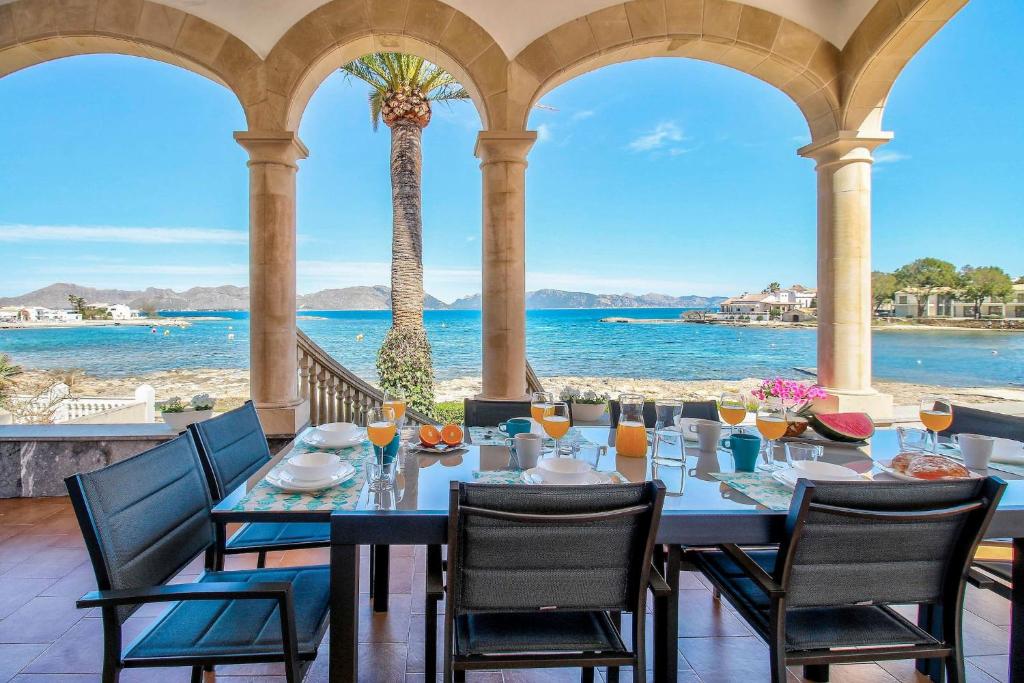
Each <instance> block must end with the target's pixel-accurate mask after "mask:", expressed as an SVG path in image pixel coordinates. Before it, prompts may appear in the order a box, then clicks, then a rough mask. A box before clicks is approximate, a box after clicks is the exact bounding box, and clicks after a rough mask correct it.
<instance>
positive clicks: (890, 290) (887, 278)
mask: <svg viewBox="0 0 1024 683" xmlns="http://www.w3.org/2000/svg"><path fill="white" fill-rule="evenodd" d="M897 289H899V283H898V282H896V276H895V275H893V274H892V273H883V272H882V271H879V270H876V271H874V272H873V273H871V300H872V301H874V302H875V313H878V309H880V308H881V307H882V306H884V305H885V304H886V303H887V302H889V301H892V300H893V298H894V297H895V296H896V290H897Z"/></svg>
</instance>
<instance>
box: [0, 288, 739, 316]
mask: <svg viewBox="0 0 1024 683" xmlns="http://www.w3.org/2000/svg"><path fill="white" fill-rule="evenodd" d="M69 294H74V295H75V296H80V297H83V298H84V299H85V300H86V301H87V302H89V303H99V302H103V303H108V304H127V305H129V306H131V307H132V308H139V309H142V308H153V309H157V310H162V311H231V310H245V309H247V308H249V288H248V287H236V286H234V285H221V286H220V287H193V288H191V289H187V290H185V291H183V292H176V291H174V290H173V289H163V288H158V287H148V288H146V289H143V290H126V289H94V288H92V287H83V286H81V285H75V284H69V283H64V282H57V283H54V284H52V285H49V286H47V287H43V288H42V289H37V290H35V291H33V292H28V293H27V294H22V295H21V296H12V297H5V298H0V306H45V307H46V308H67V307H68V306H69V304H68V295H69ZM724 299H725V297H721V296H709V297H705V296H669V295H667V294H591V293H589V292H567V291H563V290H560V289H539V290H537V291H535V292H527V293H526V307H527V308H700V307H706V306H716V305H718V304H719V303H720V302H721V301H723V300H724ZM296 303H297V305H298V307H299V308H300V309H305V310H310V311H386V310H388V309H389V308H391V289H390V288H389V287H385V286H384V285H376V286H374V287H344V288H341V289H323V290H320V291H319V292H313V293H312V294H300V295H299V296H298V297H297V299H296ZM423 303H424V306H425V308H427V309H428V310H449V309H451V310H480V295H479V294H474V295H472V296H465V297H462V298H460V299H456V300H455V301H454V302H452V303H451V304H447V303H445V302H443V301H441V300H440V299H437V298H435V297H433V296H431V295H429V294H427V295H425V296H424V302H423Z"/></svg>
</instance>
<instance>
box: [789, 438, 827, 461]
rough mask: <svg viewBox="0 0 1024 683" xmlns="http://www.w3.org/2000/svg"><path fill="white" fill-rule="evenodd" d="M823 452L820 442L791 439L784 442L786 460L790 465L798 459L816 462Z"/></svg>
mask: <svg viewBox="0 0 1024 683" xmlns="http://www.w3.org/2000/svg"><path fill="white" fill-rule="evenodd" d="M824 452H825V449H824V448H823V447H822V446H821V445H820V444H816V443H799V442H796V441H792V442H790V443H787V444H786V462H788V463H789V466H790V467H792V466H793V464H794V463H797V462H800V461H807V460H810V461H812V462H816V461H817V460H818V458H820V457H821V455H822V453H824Z"/></svg>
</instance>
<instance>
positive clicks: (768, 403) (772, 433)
mask: <svg viewBox="0 0 1024 683" xmlns="http://www.w3.org/2000/svg"><path fill="white" fill-rule="evenodd" d="M756 423H757V431H759V432H761V436H762V437H764V440H765V441H766V442H767V443H765V446H764V464H763V465H759V469H761V470H764V471H767V472H771V471H773V470H777V469H781V468H782V467H783V466H782V465H780V464H778V463H776V462H775V442H776V440H778V439H780V438H782V435H783V434H785V433H786V427H787V426H788V423H787V422H786V408H785V407H784V406H783V405H782V402H781V401H779V400H776V399H768V400H765V401H762V403H761V405H759V406H758V408H757V420H756Z"/></svg>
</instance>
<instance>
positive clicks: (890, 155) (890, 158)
mask: <svg viewBox="0 0 1024 683" xmlns="http://www.w3.org/2000/svg"><path fill="white" fill-rule="evenodd" d="M874 156H875V163H876V164H895V163H896V162H898V161H906V160H907V159H909V158H910V155H909V154H904V153H903V152H897V151H895V150H887V149H883V150H882V151H880V152H876V153H875V155H874Z"/></svg>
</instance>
